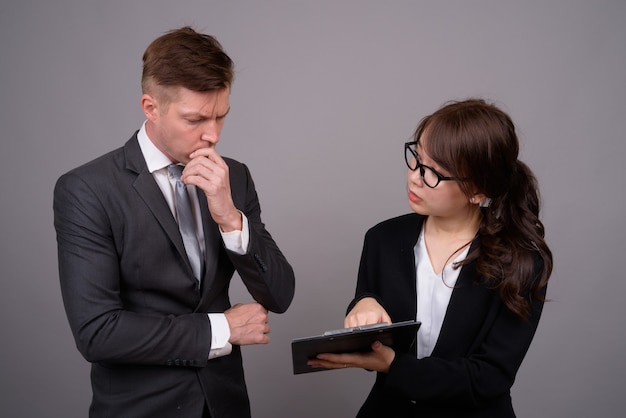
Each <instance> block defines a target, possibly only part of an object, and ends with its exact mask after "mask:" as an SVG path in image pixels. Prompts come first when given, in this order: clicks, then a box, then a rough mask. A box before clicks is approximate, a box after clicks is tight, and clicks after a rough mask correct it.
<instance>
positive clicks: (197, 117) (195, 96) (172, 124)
mask: <svg viewBox="0 0 626 418" xmlns="http://www.w3.org/2000/svg"><path fill="white" fill-rule="evenodd" d="M157 88H161V89H163V88H164V87H157ZM166 89H167V91H166V94H167V95H168V96H167V97H169V98H170V100H169V104H168V103H166V102H165V101H164V100H163V94H156V95H149V94H144V95H143V97H142V106H143V109H144V113H145V114H146V116H147V118H148V121H147V122H146V131H147V133H148V137H149V138H150V139H151V140H152V142H153V143H154V145H155V146H156V147H157V148H158V149H159V150H160V151H161V152H162V153H164V154H165V155H167V156H168V157H169V158H170V159H171V160H172V161H173V162H179V163H183V164H186V163H187V162H189V154H191V153H192V152H193V151H195V150H197V149H200V148H210V147H214V146H215V145H216V144H217V143H218V142H219V140H220V133H221V131H222V127H223V126H224V120H225V118H226V115H227V114H228V111H229V110H230V104H229V100H228V99H229V96H230V89H229V88H225V89H222V90H213V91H207V92H197V91H192V90H188V89H186V88H184V87H168V88H166ZM158 98H161V100H159V99H158Z"/></svg>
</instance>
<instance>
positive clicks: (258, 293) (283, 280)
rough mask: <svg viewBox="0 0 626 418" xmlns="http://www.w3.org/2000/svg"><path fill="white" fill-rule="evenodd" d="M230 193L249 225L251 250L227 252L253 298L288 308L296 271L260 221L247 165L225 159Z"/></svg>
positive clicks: (271, 307)
mask: <svg viewBox="0 0 626 418" xmlns="http://www.w3.org/2000/svg"><path fill="white" fill-rule="evenodd" d="M226 161H227V162H228V165H229V169H230V178H231V192H232V195H233V201H234V203H235V206H236V207H237V209H239V210H241V211H242V212H243V213H245V215H246V217H247V218H248V225H249V228H250V242H249V246H248V251H247V252H246V253H245V254H243V255H239V254H236V253H234V252H231V251H228V255H229V257H230V259H231V261H232V263H233V265H234V266H235V269H236V270H237V272H238V273H239V276H240V277H241V279H242V281H243V283H244V284H245V286H246V288H247V289H248V292H250V294H251V295H252V297H253V298H254V299H255V300H256V301H257V302H259V303H260V304H261V305H263V306H264V307H265V308H267V309H268V310H270V311H273V312H278V313H282V312H284V311H286V310H287V308H288V307H289V305H290V304H291V301H292V299H293V296H294V291H295V277H294V272H293V269H292V267H291V265H290V264H289V262H287V260H286V258H285V256H284V255H283V253H282V252H281V251H280V249H279V248H278V246H277V244H276V242H275V241H274V239H273V238H272V236H271V235H270V233H269V232H268V231H267V229H266V228H265V224H264V223H263V222H262V220H261V205H260V203H259V198H258V195H257V192H256V189H255V187H254V182H253V180H252V176H251V175H250V172H249V170H248V167H247V166H246V165H244V164H241V163H238V162H236V161H234V160H231V159H226Z"/></svg>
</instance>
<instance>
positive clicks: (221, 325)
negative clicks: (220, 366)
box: [207, 313, 233, 360]
mask: <svg viewBox="0 0 626 418" xmlns="http://www.w3.org/2000/svg"><path fill="white" fill-rule="evenodd" d="M207 315H208V316H209V321H210V322H211V350H210V351H209V360H211V359H212V358H216V357H223V356H227V355H229V354H230V353H231V352H232V351H233V346H232V345H231V343H229V342H228V339H229V338H230V327H229V326H228V321H227V320H226V315H224V314H223V313H210V314H207Z"/></svg>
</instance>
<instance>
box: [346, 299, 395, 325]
mask: <svg viewBox="0 0 626 418" xmlns="http://www.w3.org/2000/svg"><path fill="white" fill-rule="evenodd" d="M383 322H386V323H388V324H390V325H391V318H390V317H389V314H388V313H387V311H386V310H385V309H384V308H383V307H382V306H381V305H380V303H378V302H377V301H376V299H374V298H369V297H368V298H363V299H361V300H360V301H358V302H357V304H356V305H354V307H353V308H352V310H351V311H350V312H348V315H346V319H344V321H343V325H344V327H346V328H352V327H357V326H361V325H370V324H381V323H383Z"/></svg>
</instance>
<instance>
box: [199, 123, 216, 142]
mask: <svg viewBox="0 0 626 418" xmlns="http://www.w3.org/2000/svg"><path fill="white" fill-rule="evenodd" d="M201 138H202V140H203V141H207V142H210V143H211V144H217V143H218V142H219V140H220V130H219V127H218V126H217V123H215V122H213V121H211V122H209V123H208V124H207V126H206V128H205V129H204V132H203V133H202V137H201Z"/></svg>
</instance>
